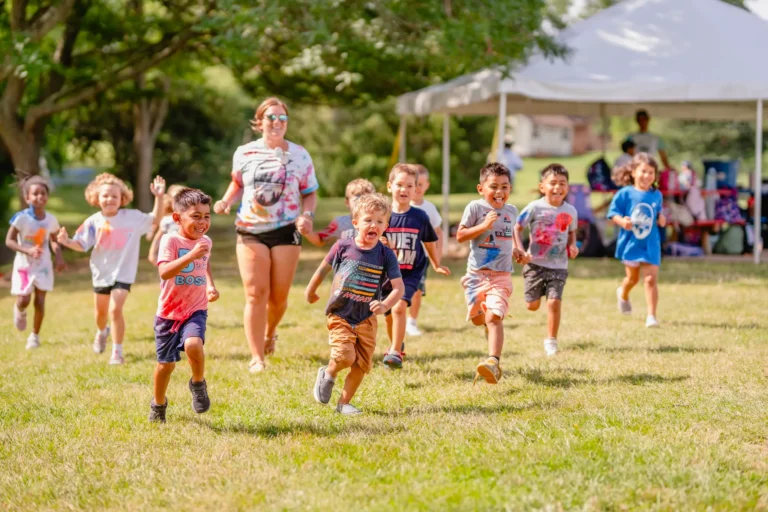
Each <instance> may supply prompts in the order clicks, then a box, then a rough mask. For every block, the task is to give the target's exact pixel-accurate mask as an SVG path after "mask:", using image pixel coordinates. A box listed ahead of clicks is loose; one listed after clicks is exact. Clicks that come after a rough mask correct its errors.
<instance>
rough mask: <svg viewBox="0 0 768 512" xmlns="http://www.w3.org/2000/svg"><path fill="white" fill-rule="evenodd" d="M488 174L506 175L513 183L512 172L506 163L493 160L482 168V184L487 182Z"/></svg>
mask: <svg viewBox="0 0 768 512" xmlns="http://www.w3.org/2000/svg"><path fill="white" fill-rule="evenodd" d="M488 176H506V177H507V179H508V180H509V182H510V183H512V173H511V172H509V169H507V167H506V166H505V165H504V164H500V163H498V162H492V163H490V164H486V165H484V166H483V167H482V169H480V184H483V183H485V180H487V179H488Z"/></svg>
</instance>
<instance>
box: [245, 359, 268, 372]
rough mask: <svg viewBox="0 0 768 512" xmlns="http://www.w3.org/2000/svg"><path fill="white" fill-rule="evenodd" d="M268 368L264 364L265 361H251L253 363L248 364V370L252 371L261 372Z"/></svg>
mask: <svg viewBox="0 0 768 512" xmlns="http://www.w3.org/2000/svg"><path fill="white" fill-rule="evenodd" d="M266 369H267V365H266V364H264V361H251V364H249V365H248V371H249V372H251V373H261V372H263V371H264V370H266Z"/></svg>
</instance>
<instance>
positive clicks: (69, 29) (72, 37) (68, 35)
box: [45, 2, 88, 98]
mask: <svg viewBox="0 0 768 512" xmlns="http://www.w3.org/2000/svg"><path fill="white" fill-rule="evenodd" d="M86 12H88V7H87V6H86V5H84V3H83V2H78V3H77V5H76V6H75V7H74V8H73V10H72V12H71V14H70V15H69V17H68V18H67V22H66V23H67V24H66V27H65V29H64V37H62V38H61V40H60V41H59V44H58V45H57V46H56V51H55V52H54V54H53V62H55V63H56V64H58V65H59V66H61V67H65V68H69V67H71V66H72V52H74V50H75V41H77V36H78V35H79V34H80V29H81V28H82V25H83V18H84V17H85V14H86ZM63 86H64V75H63V74H62V73H59V72H57V71H56V70H55V69H54V70H53V71H51V73H50V78H49V80H48V86H47V87H46V90H45V98H47V97H50V96H51V95H53V94H56V93H57V92H59V91H60V90H61V88H62V87H63Z"/></svg>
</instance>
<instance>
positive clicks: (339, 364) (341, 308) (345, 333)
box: [304, 194, 404, 415]
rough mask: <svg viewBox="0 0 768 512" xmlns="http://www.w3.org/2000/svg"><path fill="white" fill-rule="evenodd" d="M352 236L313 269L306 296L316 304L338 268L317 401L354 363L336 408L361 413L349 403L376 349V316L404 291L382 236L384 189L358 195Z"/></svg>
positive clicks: (327, 396) (385, 210)
mask: <svg viewBox="0 0 768 512" xmlns="http://www.w3.org/2000/svg"><path fill="white" fill-rule="evenodd" d="M352 211H353V214H352V223H353V225H354V227H355V228H356V229H357V235H356V236H355V237H354V238H347V239H344V240H339V241H338V242H336V244H334V246H333V248H332V249H331V251H330V252H329V253H328V256H326V257H325V260H324V261H323V262H322V263H321V264H320V267H319V268H318V269H317V271H315V274H314V275H313V276H312V279H311V280H310V281H309V284H308V285H307V289H306V291H305V294H304V295H305V297H306V299H307V302H309V303H310V304H314V303H315V302H317V301H318V300H319V299H320V297H319V296H318V295H317V288H318V287H319V286H320V283H322V282H323V279H325V276H326V275H327V274H328V272H330V270H331V268H333V270H334V271H335V272H336V275H335V277H334V279H333V287H332V288H331V296H330V298H329V300H328V307H327V308H326V315H328V333H329V337H330V345H331V358H330V361H329V362H328V365H327V366H323V367H322V368H320V369H319V370H318V371H317V379H316V381H315V389H314V396H315V400H317V401H318V402H320V403H321V404H327V403H328V402H329V401H330V400H331V392H332V391H333V386H334V384H335V383H336V376H337V375H338V374H339V372H340V371H341V370H344V369H346V368H350V371H349V375H347V378H346V380H345V381H344V390H343V391H342V393H341V400H339V403H338V405H337V406H336V411H337V412H339V413H340V414H344V415H353V414H359V413H360V410H359V409H358V408H356V407H355V406H354V405H352V404H350V401H351V400H352V397H354V396H355V392H356V391H357V388H358V387H359V386H360V383H361V382H362V381H363V377H364V376H365V374H366V373H368V372H370V371H371V368H372V367H373V353H374V351H375V350H376V328H377V322H376V315H381V314H383V313H385V312H387V311H389V309H390V308H391V307H392V306H393V305H395V303H397V301H398V300H400V297H402V296H403V291H404V287H403V279H402V277H401V275H400V267H399V265H398V263H397V258H396V257H395V254H394V253H393V252H392V251H391V250H389V249H388V248H386V247H385V246H384V244H382V243H381V241H380V240H379V238H380V237H381V235H382V234H383V233H384V230H385V229H386V228H387V221H388V220H389V214H390V208H389V202H388V201H387V198H386V197H384V196H382V195H381V194H368V195H364V196H362V197H360V198H359V199H358V200H357V201H356V202H355V204H354V207H353V209H352ZM387 280H388V281H389V283H390V284H391V286H392V289H393V291H392V292H391V293H390V294H389V296H388V297H387V298H386V299H384V300H381V289H382V285H383V284H384V282H385V281H387Z"/></svg>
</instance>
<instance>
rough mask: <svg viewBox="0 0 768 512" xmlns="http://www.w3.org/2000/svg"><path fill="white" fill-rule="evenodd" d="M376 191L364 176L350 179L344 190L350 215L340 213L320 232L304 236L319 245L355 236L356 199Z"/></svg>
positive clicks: (312, 232) (345, 202)
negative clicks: (353, 217)
mask: <svg viewBox="0 0 768 512" xmlns="http://www.w3.org/2000/svg"><path fill="white" fill-rule="evenodd" d="M374 192H376V187H374V186H373V183H371V182H370V181H368V180H366V179H364V178H358V179H356V180H352V181H350V182H349V183H347V188H346V190H345V191H344V204H345V205H346V206H347V209H349V212H350V215H339V216H338V217H336V218H334V219H333V220H332V221H331V223H330V224H328V226H327V227H326V228H325V229H324V230H322V231H318V232H315V231H310V232H309V233H306V234H304V238H306V239H307V240H309V243H311V244H312V245H315V246H317V247H323V246H324V245H325V244H327V243H328V242H329V241H330V240H331V239H337V240H346V239H347V238H354V237H355V227H354V226H353V225H352V215H351V213H352V209H353V208H354V206H355V201H357V199H358V198H360V197H361V196H363V195H365V194H373V193H374Z"/></svg>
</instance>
